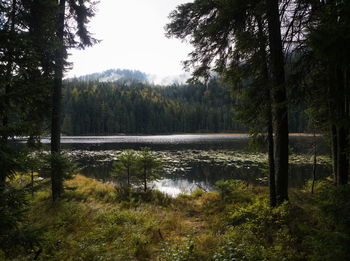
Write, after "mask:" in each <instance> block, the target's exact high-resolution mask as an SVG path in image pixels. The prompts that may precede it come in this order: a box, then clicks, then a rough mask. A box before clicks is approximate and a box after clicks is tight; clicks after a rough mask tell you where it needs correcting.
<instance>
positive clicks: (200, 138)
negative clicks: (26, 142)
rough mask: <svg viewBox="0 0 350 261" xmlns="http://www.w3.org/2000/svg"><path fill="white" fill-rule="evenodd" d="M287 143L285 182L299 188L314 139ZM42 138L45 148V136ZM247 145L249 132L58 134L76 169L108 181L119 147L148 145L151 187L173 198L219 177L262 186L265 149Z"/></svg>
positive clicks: (322, 148) (322, 172) (321, 171)
mask: <svg viewBox="0 0 350 261" xmlns="http://www.w3.org/2000/svg"><path fill="white" fill-rule="evenodd" d="M289 141H290V150H291V152H293V153H296V154H298V155H299V156H293V157H292V158H293V159H292V160H291V164H290V169H289V184H290V186H292V187H298V186H302V185H304V183H305V181H306V180H308V179H311V178H312V165H311V162H312V161H310V156H311V155H312V151H313V142H314V139H313V137H310V136H292V137H290V140H289ZM42 142H43V143H44V144H46V145H47V146H48V144H49V142H50V140H49V139H48V138H45V139H42ZM316 142H317V151H318V153H319V154H321V155H328V154H329V147H328V146H327V144H326V142H325V141H324V140H323V138H322V137H316ZM248 144H249V142H248V136H246V135H243V134H242V135H241V134H238V135H237V134H236V135H231V134H227V135H225V134H214V135H151V136H64V137H62V148H63V149H65V150H66V151H68V152H69V153H70V154H71V156H72V157H73V158H75V159H76V161H77V162H78V163H80V165H81V173H82V174H85V175H87V176H90V177H94V178H96V179H99V180H102V181H113V178H112V175H111V174H112V173H111V171H112V162H113V161H114V160H115V159H116V158H117V156H118V154H119V153H120V152H121V151H122V150H124V149H135V150H140V149H141V148H142V147H145V146H147V147H150V148H151V150H152V151H154V153H156V154H157V157H159V158H161V159H162V160H163V162H164V163H165V166H164V171H163V172H162V180H159V181H156V182H154V183H153V186H154V187H155V188H157V189H159V190H160V191H163V192H165V193H167V194H170V195H173V196H175V195H177V194H179V193H189V192H191V191H193V190H195V189H196V188H202V189H203V190H206V191H212V190H214V189H215V188H214V184H215V183H216V182H217V181H218V180H227V179H240V180H244V181H247V182H249V183H253V184H262V185H267V180H268V179H267V176H266V173H267V171H266V162H267V157H266V153H253V152H249V150H248ZM264 147H266V146H263V147H262V150H264ZM264 169H265V171H264ZM264 173H265V174H264ZM329 175H330V168H329V167H328V166H327V162H326V161H324V160H323V161H320V162H319V164H318V166H317V177H318V178H322V177H325V176H329Z"/></svg>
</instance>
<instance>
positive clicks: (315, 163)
mask: <svg viewBox="0 0 350 261" xmlns="http://www.w3.org/2000/svg"><path fill="white" fill-rule="evenodd" d="M313 145H314V164H313V167H312V185H311V193H312V194H314V187H315V181H316V167H317V142H316V130H315V129H314V144H313Z"/></svg>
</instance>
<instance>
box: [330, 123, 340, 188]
mask: <svg viewBox="0 0 350 261" xmlns="http://www.w3.org/2000/svg"><path fill="white" fill-rule="evenodd" d="M337 137H338V136H337V127H336V126H335V125H334V124H332V126H331V139H332V171H333V178H334V184H338V174H337V173H338V138H337Z"/></svg>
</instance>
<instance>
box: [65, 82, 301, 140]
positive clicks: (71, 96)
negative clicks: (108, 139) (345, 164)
mask: <svg viewBox="0 0 350 261" xmlns="http://www.w3.org/2000/svg"><path fill="white" fill-rule="evenodd" d="M65 85H66V86H65V89H64V98H63V108H64V114H63V117H62V118H63V126H62V132H63V133H64V134H67V135H106V134H117V133H142V134H152V133H184V132H186V133H188V132H244V131H246V128H245V127H244V126H242V124H240V123H239V122H238V121H237V120H235V117H234V103H235V102H234V100H233V98H232V96H231V93H230V90H229V88H228V87H227V86H225V85H224V84H222V83H220V81H219V80H217V79H212V80H211V81H209V83H208V84H207V85H191V84H189V85H172V86H166V87H161V86H154V85H151V84H146V83H142V82H140V81H123V82H118V81H117V82H99V81H97V80H96V81H94V80H88V81H84V80H81V79H80V80H78V79H74V80H70V81H67V82H66V84H65ZM290 119H291V123H292V124H291V130H292V131H293V132H303V131H305V128H306V125H307V124H306V117H305V114H304V113H303V112H302V111H298V110H297V111H295V112H293V113H291V117H290Z"/></svg>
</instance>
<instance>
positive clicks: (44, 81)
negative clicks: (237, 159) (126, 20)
mask: <svg viewBox="0 0 350 261" xmlns="http://www.w3.org/2000/svg"><path fill="white" fill-rule="evenodd" d="M97 7H98V3H97V2H96V1H93V0H59V1H47V0H3V1H0V12H1V13H0V136H1V137H0V260H183V261H191V260H215V261H219V260H220V261H223V260H242V261H243V260H252V261H253V260H291V261H293V260H330V261H331V260H344V261H345V260H348V259H349V256H350V248H349V245H350V219H349V217H350V203H349V202H350V201H349V198H350V187H349V184H348V182H349V152H350V143H349V130H350V127H349V126H350V124H349V122H350V114H349V108H350V106H349V102H350V101H349V94H350V93H349V90H350V88H349V87H350V86H349V83H350V81H349V79H350V77H349V71H350V62H349V61H350V51H349V50H350V49H349V46H350V15H349V14H350V2H349V1H341V0H329V1H320V0H210V1H207V0H194V1H191V2H188V3H183V4H179V5H178V6H177V7H176V8H174V10H173V11H172V12H171V13H170V14H169V16H168V23H167V24H166V25H164V26H165V27H164V34H165V35H166V37H168V38H177V39H180V40H182V41H186V42H188V43H189V44H190V45H191V47H192V51H191V52H190V53H189V54H188V59H187V60H185V61H183V65H184V69H186V70H189V71H190V72H191V78H190V79H189V81H188V84H173V85H170V86H160V85H155V84H153V83H149V82H147V81H145V80H144V78H145V74H143V73H141V72H137V71H125V70H124V73H126V74H127V75H129V76H128V77H129V78H130V77H131V78H133V77H134V78H135V79H132V80H131V79H128V80H124V81H123V80H121V79H104V80H103V81H101V80H100V79H99V78H98V77H99V75H98V74H97V73H96V74H93V75H90V76H89V77H81V78H75V79H64V76H65V73H66V72H67V71H68V70H69V69H70V68H71V66H72V65H71V64H70V63H69V62H68V56H69V52H70V50H73V49H85V48H88V47H91V46H94V45H98V44H100V42H101V41H100V39H96V38H94V34H93V32H91V31H90V27H89V24H90V23H91V20H92V19H93V18H94V16H95V15H96V8H97ZM135 8H136V7H135ZM111 33H112V32H111ZM118 72H121V71H118ZM213 75H215V77H213ZM222 132H231V133H234V132H244V133H247V134H248V135H249V137H250V138H251V139H252V141H256V142H258V141H261V140H262V141H263V143H262V144H263V146H264V147H265V149H264V151H265V152H266V153H265V152H264V153H265V154H264V155H265V156H266V160H265V162H264V165H263V167H262V168H261V172H263V173H265V174H266V184H265V185H256V184H250V183H249V182H245V181H243V180H232V179H228V180H222V181H219V182H217V183H216V184H215V190H213V191H205V190H203V189H196V190H195V191H192V192H191V193H182V194H180V195H178V196H177V197H171V196H169V195H167V194H165V193H163V192H160V191H159V190H156V189H153V188H152V186H151V184H152V182H153V181H155V180H159V179H161V174H162V171H163V167H164V165H166V161H167V160H169V159H167V158H166V157H165V158H164V159H160V158H158V157H157V156H156V154H155V153H154V152H152V151H151V150H150V149H149V148H145V147H144V148H142V149H141V150H138V151H134V150H125V151H121V152H120V153H119V154H118V155H117V156H116V157H115V158H114V159H113V161H114V162H113V167H114V169H113V174H112V176H111V178H114V179H115V180H116V181H115V182H103V181H100V180H97V179H93V178H88V177H86V176H84V175H82V174H80V173H79V169H78V168H77V167H76V164H75V162H74V160H73V159H72V158H70V157H69V155H71V154H69V153H67V151H66V150H64V149H63V147H62V142H61V136H62V135H117V134H123V135H125V134H126V135H127V134H140V135H141V134H169V133H171V134H172V133H222ZM292 132H300V133H301V132H308V133H309V134H312V135H313V137H314V138H316V137H321V136H322V137H324V141H325V143H326V144H328V147H329V155H327V156H326V160H325V162H327V164H328V165H329V168H330V173H329V176H328V177H327V178H324V179H319V180H316V178H315V169H316V166H317V162H316V160H317V151H316V142H315V143H314V148H313V149H314V155H313V162H314V165H313V166H314V168H313V173H314V174H313V179H312V180H309V181H307V182H306V183H305V184H304V186H303V187H300V188H294V187H293V188H292V187H291V186H290V184H289V180H290V178H291V177H290V164H291V162H292V161H293V160H294V159H295V155H294V154H293V151H292V149H291V147H290V145H291V143H290V133H292ZM47 135H48V136H50V143H49V146H48V147H47V146H46V147H45V146H43V144H42V142H41V141H42V138H43V137H44V136H47ZM19 137H21V140H22V138H23V137H25V142H24V143H23V142H22V143H21V142H20V139H19ZM107 153H109V152H107ZM179 153H180V152H179ZM194 153H198V152H197V151H195V152H194ZM249 153H251V152H249ZM228 155H231V154H229V153H228ZM242 155H244V157H246V158H247V159H246V160H248V161H249V160H250V158H249V157H253V156H254V155H255V157H259V156H257V155H261V154H257V152H256V154H254V152H252V154H248V152H247V153H246V154H244V153H242ZM249 155H253V156H249ZM264 159H265V158H264ZM298 160H299V161H306V157H299V158H298ZM178 163H179V164H181V163H182V162H181V160H180V161H178ZM304 163H305V162H304ZM305 164H306V163H305ZM119 179H122V180H123V182H119V181H118V182H117V180H119Z"/></svg>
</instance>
